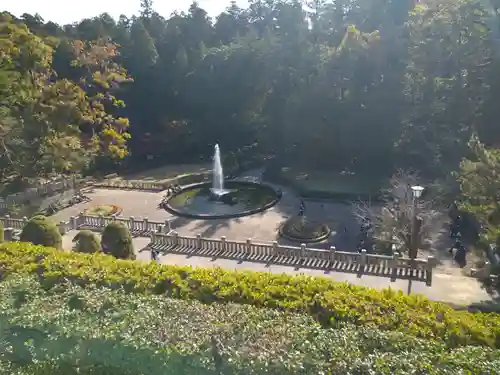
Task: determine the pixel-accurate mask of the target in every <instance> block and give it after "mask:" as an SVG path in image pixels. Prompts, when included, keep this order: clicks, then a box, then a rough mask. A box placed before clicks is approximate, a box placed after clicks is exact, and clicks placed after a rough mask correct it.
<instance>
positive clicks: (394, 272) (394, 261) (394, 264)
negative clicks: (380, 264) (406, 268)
mask: <svg viewBox="0 0 500 375" xmlns="http://www.w3.org/2000/svg"><path fill="white" fill-rule="evenodd" d="M398 264H399V253H394V254H393V255H392V260H391V267H392V270H391V281H392V282H394V281H396V279H397V278H398Z"/></svg>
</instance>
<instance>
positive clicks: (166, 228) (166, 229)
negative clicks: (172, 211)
mask: <svg viewBox="0 0 500 375" xmlns="http://www.w3.org/2000/svg"><path fill="white" fill-rule="evenodd" d="M171 230H172V228H171V227H170V220H168V219H167V220H165V233H168V232H170V231H171Z"/></svg>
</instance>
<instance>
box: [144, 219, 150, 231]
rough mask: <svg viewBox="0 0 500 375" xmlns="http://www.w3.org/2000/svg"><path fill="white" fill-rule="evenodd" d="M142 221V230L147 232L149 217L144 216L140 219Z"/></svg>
mask: <svg viewBox="0 0 500 375" xmlns="http://www.w3.org/2000/svg"><path fill="white" fill-rule="evenodd" d="M142 223H143V228H144V232H149V219H148V218H147V217H145V218H144V219H142Z"/></svg>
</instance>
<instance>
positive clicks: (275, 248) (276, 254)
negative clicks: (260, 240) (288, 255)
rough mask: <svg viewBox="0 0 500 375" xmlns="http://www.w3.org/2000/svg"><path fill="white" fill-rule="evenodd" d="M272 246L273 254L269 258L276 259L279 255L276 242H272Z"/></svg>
mask: <svg viewBox="0 0 500 375" xmlns="http://www.w3.org/2000/svg"><path fill="white" fill-rule="evenodd" d="M272 245H273V250H272V251H273V253H272V254H271V256H273V257H277V256H278V255H279V254H278V252H279V248H278V241H273V243H272Z"/></svg>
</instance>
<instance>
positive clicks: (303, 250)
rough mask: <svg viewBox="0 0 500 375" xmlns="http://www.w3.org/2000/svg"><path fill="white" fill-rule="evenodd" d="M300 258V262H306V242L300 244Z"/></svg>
mask: <svg viewBox="0 0 500 375" xmlns="http://www.w3.org/2000/svg"><path fill="white" fill-rule="evenodd" d="M299 259H300V262H305V260H306V244H305V243H301V244H300V254H299Z"/></svg>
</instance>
